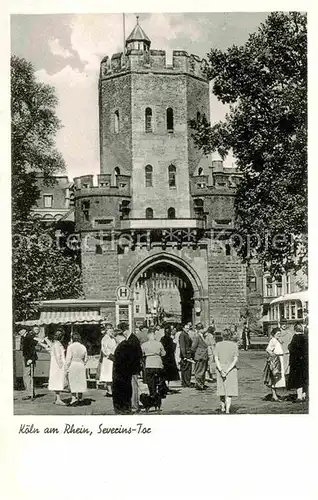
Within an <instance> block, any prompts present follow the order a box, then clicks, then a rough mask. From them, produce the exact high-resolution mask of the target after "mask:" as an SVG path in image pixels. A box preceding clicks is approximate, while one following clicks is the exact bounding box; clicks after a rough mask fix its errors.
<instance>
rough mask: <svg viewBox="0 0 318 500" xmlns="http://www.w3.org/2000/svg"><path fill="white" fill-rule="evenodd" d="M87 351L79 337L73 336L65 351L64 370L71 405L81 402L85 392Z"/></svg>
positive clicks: (75, 334) (76, 334)
mask: <svg viewBox="0 0 318 500" xmlns="http://www.w3.org/2000/svg"><path fill="white" fill-rule="evenodd" d="M86 363H87V350H86V347H85V346H84V345H83V344H82V343H81V336H80V335H79V334H78V333H74V334H73V341H72V343H71V344H70V345H69V346H68V348H67V351H66V364H65V368H66V371H67V373H68V381H69V384H70V389H71V393H72V401H71V403H70V404H71V405H73V404H75V403H77V402H78V401H81V399H82V396H83V392H86V391H87V381H86V368H85V365H86Z"/></svg>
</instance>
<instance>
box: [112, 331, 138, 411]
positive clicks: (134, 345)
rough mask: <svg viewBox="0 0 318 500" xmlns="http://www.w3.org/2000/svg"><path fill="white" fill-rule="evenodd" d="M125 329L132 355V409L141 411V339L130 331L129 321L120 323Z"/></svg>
mask: <svg viewBox="0 0 318 500" xmlns="http://www.w3.org/2000/svg"><path fill="white" fill-rule="evenodd" d="M118 326H119V327H121V329H122V330H123V333H124V335H125V337H126V339H127V343H128V347H129V353H130V354H129V355H130V371H131V374H132V376H131V386H132V396H131V410H132V412H133V413H138V412H139V388H138V377H139V375H140V372H141V370H142V350H141V346H140V342H139V339H138V337H137V335H135V333H133V332H132V333H130V332H129V328H128V325H127V323H121V324H120V325H118Z"/></svg>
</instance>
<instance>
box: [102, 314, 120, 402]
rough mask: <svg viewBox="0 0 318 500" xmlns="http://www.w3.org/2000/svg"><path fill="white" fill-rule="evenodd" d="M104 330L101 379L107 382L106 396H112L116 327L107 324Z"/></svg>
mask: <svg viewBox="0 0 318 500" xmlns="http://www.w3.org/2000/svg"><path fill="white" fill-rule="evenodd" d="M102 332H103V333H104V336H103V338H102V345H101V354H102V358H103V359H102V365H101V369H100V377H99V381H100V382H105V384H106V394H105V396H108V397H112V381H113V360H114V352H115V349H116V346H117V344H116V341H115V338H114V329H113V327H112V325H110V324H107V325H105V326H104V327H103V328H102Z"/></svg>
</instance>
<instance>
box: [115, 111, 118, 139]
mask: <svg viewBox="0 0 318 500" xmlns="http://www.w3.org/2000/svg"><path fill="white" fill-rule="evenodd" d="M114 120H115V121H114V130H115V134H118V132H119V111H118V110H116V111H115V113H114Z"/></svg>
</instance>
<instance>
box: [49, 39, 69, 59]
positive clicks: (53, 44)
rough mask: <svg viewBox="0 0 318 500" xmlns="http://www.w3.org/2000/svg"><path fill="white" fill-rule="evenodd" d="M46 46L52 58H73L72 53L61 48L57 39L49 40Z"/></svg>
mask: <svg viewBox="0 0 318 500" xmlns="http://www.w3.org/2000/svg"><path fill="white" fill-rule="evenodd" d="M48 45H49V48H50V51H51V52H52V54H53V55H54V56H61V57H64V59H68V58H70V57H72V56H73V54H72V52H70V51H69V50H68V49H65V48H64V47H62V45H61V42H60V40H59V39H58V38H51V39H50V40H49V41H48Z"/></svg>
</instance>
